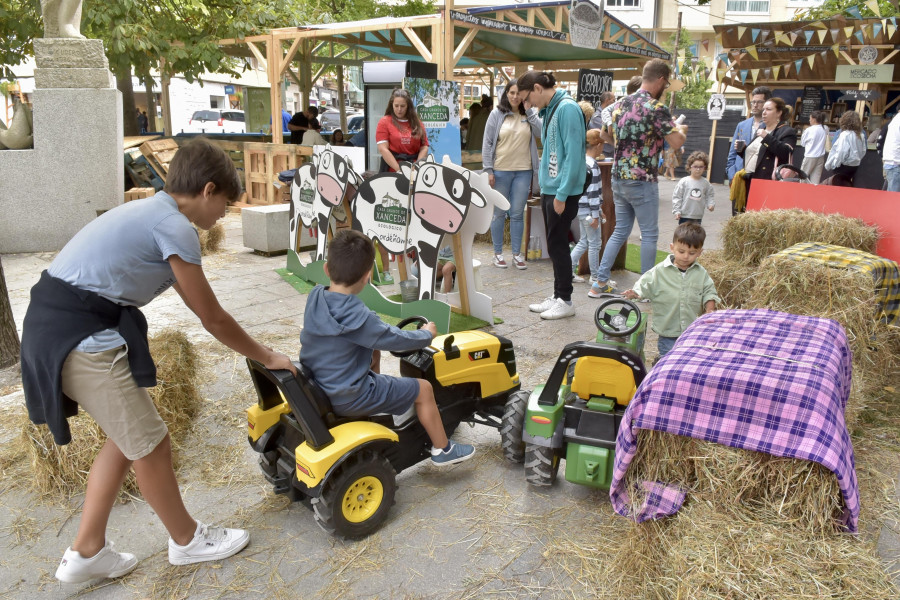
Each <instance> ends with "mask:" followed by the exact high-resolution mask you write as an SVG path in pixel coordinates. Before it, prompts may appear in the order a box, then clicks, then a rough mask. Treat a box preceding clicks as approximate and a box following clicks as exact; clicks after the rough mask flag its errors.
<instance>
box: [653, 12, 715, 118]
mask: <svg viewBox="0 0 900 600" xmlns="http://www.w3.org/2000/svg"><path fill="white" fill-rule="evenodd" d="M693 44H694V42H693V40H692V39H691V34H690V32H689V31H688V30H687V29H685V28H682V29H681V35H679V36H678V52H677V55H678V79H679V80H681V81H682V82H683V83H684V88H682V89H681V90H679V91H678V92H677V93H676V94H675V104H676V106H678V108H706V103H707V102H709V98H710V96H712V92H710V91H709V88H710V86H711V85H712V81H711V80H710V79H709V74H708V69H707V66H706V63H705V62H704V61H703V59H699V60H698V61H697V63H696V64H694V62H693V61H692V60H691V59H692V58H694V53H693V52H691V46H692V45H693ZM662 47H663V49H664V50H665V51H666V52H669V53H670V54H673V53H675V34H674V33H673V34H672V36H671V37H670V38H669V39H668V40H667V41H665V42H663V44H662Z"/></svg>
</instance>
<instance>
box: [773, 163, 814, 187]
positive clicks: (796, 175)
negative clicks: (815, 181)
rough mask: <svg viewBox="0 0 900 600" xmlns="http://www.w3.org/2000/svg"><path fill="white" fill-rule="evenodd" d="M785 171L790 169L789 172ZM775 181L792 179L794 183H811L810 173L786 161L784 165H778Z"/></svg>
mask: <svg viewBox="0 0 900 600" xmlns="http://www.w3.org/2000/svg"><path fill="white" fill-rule="evenodd" d="M784 171H788V173H784ZM775 181H791V182H793V183H811V182H810V181H809V175H807V174H806V173H805V172H804V171H802V170H801V169H800V167H795V166H794V165H792V164H790V163H785V164H783V165H778V167H777V168H776V169H775Z"/></svg>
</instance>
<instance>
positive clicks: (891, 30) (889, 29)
mask: <svg viewBox="0 0 900 600" xmlns="http://www.w3.org/2000/svg"><path fill="white" fill-rule="evenodd" d="M885 30H886V31H887V34H888V37H889V38H892V37H894V32H895V31H897V26H896V25H893V24H892V23H888V25H887V27H885Z"/></svg>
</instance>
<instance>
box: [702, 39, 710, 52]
mask: <svg viewBox="0 0 900 600" xmlns="http://www.w3.org/2000/svg"><path fill="white" fill-rule="evenodd" d="M700 43H701V44H703V49H704V50H709V40H703V41H702V42H700Z"/></svg>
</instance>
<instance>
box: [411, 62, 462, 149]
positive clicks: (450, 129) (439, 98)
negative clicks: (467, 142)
mask: <svg viewBox="0 0 900 600" xmlns="http://www.w3.org/2000/svg"><path fill="white" fill-rule="evenodd" d="M403 88H404V89H405V90H406V91H407V92H409V95H410V97H411V98H412V100H413V103H414V104H415V105H416V112H417V113H418V115H419V119H421V121H422V125H423V126H424V127H425V133H426V135H428V153H429V154H431V155H433V156H434V158H435V160H443V158H444V156H449V157H450V160H451V161H452V162H453V163H455V164H458V165H459V164H462V138H461V137H460V132H459V83H457V82H455V81H443V80H440V79H422V78H418V77H408V78H406V79H404V80H403Z"/></svg>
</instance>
